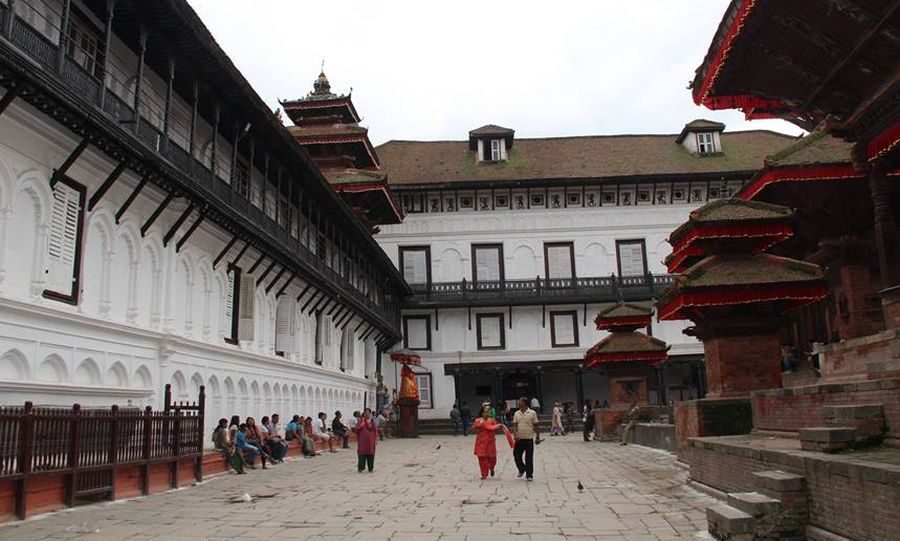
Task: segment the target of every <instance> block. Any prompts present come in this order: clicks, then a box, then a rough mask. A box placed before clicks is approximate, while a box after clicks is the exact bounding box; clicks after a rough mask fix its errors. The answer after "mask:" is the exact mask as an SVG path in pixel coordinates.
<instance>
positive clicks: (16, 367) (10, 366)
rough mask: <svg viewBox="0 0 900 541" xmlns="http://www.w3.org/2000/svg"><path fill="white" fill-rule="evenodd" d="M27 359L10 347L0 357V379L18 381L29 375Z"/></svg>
mask: <svg viewBox="0 0 900 541" xmlns="http://www.w3.org/2000/svg"><path fill="white" fill-rule="evenodd" d="M30 372H31V371H30V370H29V366H28V359H27V358H26V357H25V355H24V354H23V353H22V352H21V351H19V350H17V349H11V350H9V351H7V352H6V353H4V354H3V356H2V357H0V380H7V381H18V380H27V379H30V377H31V373H30Z"/></svg>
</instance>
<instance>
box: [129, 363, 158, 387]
mask: <svg viewBox="0 0 900 541" xmlns="http://www.w3.org/2000/svg"><path fill="white" fill-rule="evenodd" d="M134 382H135V385H136V386H139V387H143V388H144V389H152V388H153V374H152V373H151V372H150V369H149V368H147V367H146V366H145V365H141V366H139V367H138V369H137V370H135V371H134Z"/></svg>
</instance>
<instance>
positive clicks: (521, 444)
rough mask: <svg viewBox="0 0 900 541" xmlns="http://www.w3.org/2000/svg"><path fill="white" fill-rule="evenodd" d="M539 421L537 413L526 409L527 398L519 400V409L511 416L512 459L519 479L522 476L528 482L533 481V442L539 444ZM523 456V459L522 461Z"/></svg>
mask: <svg viewBox="0 0 900 541" xmlns="http://www.w3.org/2000/svg"><path fill="white" fill-rule="evenodd" d="M539 427H540V421H539V420H538V416H537V413H535V411H534V410H533V409H531V408H529V407H528V398H526V397H524V396H523V397H522V398H520V399H519V409H518V411H516V414H515V415H513V432H514V433H515V436H516V444H515V447H513V458H514V459H515V461H516V467H517V468H518V469H519V477H522V476H523V475H524V476H525V478H526V479H527V480H528V481H534V441H535V438H537V441H538V442H540V440H541V435H540V432H539ZM522 455H525V459H524V460H523V459H522Z"/></svg>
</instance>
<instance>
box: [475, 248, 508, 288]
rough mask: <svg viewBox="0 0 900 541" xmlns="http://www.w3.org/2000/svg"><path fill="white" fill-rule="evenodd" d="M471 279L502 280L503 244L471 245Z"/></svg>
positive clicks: (480, 280)
mask: <svg viewBox="0 0 900 541" xmlns="http://www.w3.org/2000/svg"><path fill="white" fill-rule="evenodd" d="M472 279H473V280H474V281H475V282H498V281H501V280H503V245H501V244H480V245H478V244H476V245H473V246H472Z"/></svg>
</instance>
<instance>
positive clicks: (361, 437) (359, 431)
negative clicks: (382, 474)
mask: <svg viewBox="0 0 900 541" xmlns="http://www.w3.org/2000/svg"><path fill="white" fill-rule="evenodd" d="M353 431H354V432H356V454H357V456H358V459H357V461H356V469H357V471H358V472H359V473H362V471H363V468H364V467H367V466H368V468H369V473H372V470H373V469H374V468H375V443H376V442H378V429H377V428H376V427H375V421H374V420H372V408H366V411H364V412H363V414H362V417H360V418H359V421H357V422H356V426H354V427H353Z"/></svg>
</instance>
